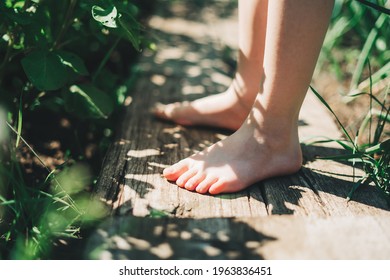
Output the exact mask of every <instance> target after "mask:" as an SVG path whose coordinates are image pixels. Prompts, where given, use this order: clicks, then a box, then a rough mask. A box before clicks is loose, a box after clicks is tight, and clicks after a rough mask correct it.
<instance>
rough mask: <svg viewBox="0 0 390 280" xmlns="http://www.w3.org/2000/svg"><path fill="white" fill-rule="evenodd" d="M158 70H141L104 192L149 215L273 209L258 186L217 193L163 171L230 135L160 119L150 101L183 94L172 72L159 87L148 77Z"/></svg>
mask: <svg viewBox="0 0 390 280" xmlns="http://www.w3.org/2000/svg"><path fill="white" fill-rule="evenodd" d="M153 75H154V74H144V75H143V76H140V81H144V82H140V83H138V84H137V87H136V88H135V91H134V94H133V102H132V103H131V104H130V105H129V107H128V108H127V111H126V115H125V117H124V119H123V125H122V129H121V130H120V131H119V132H118V136H117V141H116V142H115V144H114V145H113V146H112V147H111V149H110V151H109V152H108V158H107V160H106V161H105V167H104V168H103V173H102V176H101V178H100V180H99V182H98V190H99V192H98V193H99V195H100V196H101V197H104V198H106V200H107V201H109V202H110V203H111V205H112V208H113V209H114V210H115V211H116V212H117V213H119V214H131V215H135V216H148V215H149V214H150V212H151V211H152V210H153V209H154V210H159V211H163V212H165V213H166V214H167V215H171V216H181V217H233V216H264V215H267V212H266V209H265V204H264V202H263V201H262V196H261V193H260V190H259V188H258V187H252V188H250V189H249V190H245V191H243V192H241V193H238V194H229V195H220V196H216V197H213V196H209V195H199V194H197V193H192V192H189V191H187V190H184V189H180V188H178V187H177V186H176V185H174V184H172V183H169V182H167V181H166V180H165V179H163V178H162V177H161V172H162V169H163V168H164V167H165V166H168V165H170V164H172V163H174V162H177V161H178V160H179V159H182V158H185V157H187V156H189V155H191V154H193V153H195V152H196V151H198V150H201V149H203V148H204V147H205V146H206V145H210V143H213V142H216V141H217V140H219V138H220V137H224V135H222V134H221V133H215V132H213V131H212V130H209V129H201V128H198V129H192V128H184V127H181V126H178V125H175V124H170V123H165V122H161V121H156V120H155V119H154V117H153V116H152V115H151V114H150V112H149V108H150V106H152V105H153V104H155V103H156V102H157V101H159V100H161V99H164V98H163V97H161V95H162V94H163V93H165V92H170V93H172V94H173V95H175V94H176V95H177V94H178V93H177V92H178V91H179V92H180V89H181V87H180V83H181V82H180V80H178V79H175V78H171V79H167V81H166V83H165V85H164V86H162V87H157V86H156V85H155V84H153V83H149V82H147V81H149V80H150V77H151V76H153ZM107 165H108V166H107ZM112 178H115V180H113V179H112ZM112 182H114V185H113V183H112ZM115 182H116V183H115ZM113 187H114V188H116V191H113V190H112V188H113ZM112 194H115V195H114V196H113V195H112Z"/></svg>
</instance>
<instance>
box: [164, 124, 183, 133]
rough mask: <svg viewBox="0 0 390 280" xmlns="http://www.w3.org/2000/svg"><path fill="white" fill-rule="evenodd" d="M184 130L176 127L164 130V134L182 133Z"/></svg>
mask: <svg viewBox="0 0 390 280" xmlns="http://www.w3.org/2000/svg"><path fill="white" fill-rule="evenodd" d="M181 130H182V129H181V127H180V126H175V127H171V128H164V129H163V133H168V134H174V133H176V132H180V131H181Z"/></svg>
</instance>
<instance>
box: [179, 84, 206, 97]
mask: <svg viewBox="0 0 390 280" xmlns="http://www.w3.org/2000/svg"><path fill="white" fill-rule="evenodd" d="M181 92H182V93H183V95H190V94H204V93H205V92H206V90H205V87H204V86H202V85H197V86H192V85H183V87H182V90H181Z"/></svg>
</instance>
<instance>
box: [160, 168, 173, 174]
mask: <svg viewBox="0 0 390 280" xmlns="http://www.w3.org/2000/svg"><path fill="white" fill-rule="evenodd" d="M173 171H174V169H173V168H172V167H167V168H165V169H164V171H163V173H164V174H172V173H173Z"/></svg>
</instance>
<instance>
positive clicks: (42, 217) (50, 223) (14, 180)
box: [0, 124, 106, 259]
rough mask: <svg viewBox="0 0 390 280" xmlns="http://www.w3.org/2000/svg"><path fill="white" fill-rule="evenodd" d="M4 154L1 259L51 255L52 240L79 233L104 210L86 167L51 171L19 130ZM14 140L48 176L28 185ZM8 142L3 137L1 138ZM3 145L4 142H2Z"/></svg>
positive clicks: (0, 174)
mask: <svg viewBox="0 0 390 280" xmlns="http://www.w3.org/2000/svg"><path fill="white" fill-rule="evenodd" d="M8 127H9V128H10V131H11V132H12V133H13V134H14V136H15V137H14V138H11V141H8V145H6V146H7V149H9V152H8V153H7V154H8V155H9V156H7V158H6V156H5V153H4V150H3V151H2V153H1V154H0V155H2V158H0V181H1V182H2V185H1V188H0V219H1V220H0V230H1V232H0V236H1V238H0V244H1V250H0V257H2V258H7V259H42V258H43V259H46V258H50V255H51V253H52V250H53V248H54V244H55V243H57V242H58V241H59V240H62V239H72V238H79V237H80V230H82V228H83V227H86V226H88V225H89V224H90V223H91V222H93V221H96V220H98V219H100V218H101V217H102V216H104V215H105V214H106V212H105V208H104V206H103V204H101V203H100V202H98V201H95V200H93V199H92V198H91V195H90V193H88V192H87V191H86V187H87V186H88V185H90V184H91V173H90V171H89V168H88V166H86V165H82V164H74V165H69V166H63V167H62V168H61V170H60V169H57V170H50V169H48V168H47V166H45V164H44V162H43V160H42V159H40V158H39V155H38V154H37V153H36V152H35V151H34V150H33V149H32V148H31V147H30V145H29V144H28V143H27V141H26V140H25V139H24V138H23V137H22V136H21V135H20V134H19V133H18V131H17V130H16V129H15V128H13V127H12V126H11V125H10V124H8ZM16 138H17V139H20V141H21V142H22V143H23V144H24V145H26V146H27V147H28V148H29V149H30V151H31V152H32V153H33V154H34V155H35V156H36V157H37V158H38V159H39V161H40V162H41V164H42V165H43V166H44V167H45V168H46V170H47V177H46V180H44V181H43V182H39V183H37V184H35V185H33V186H32V185H27V184H26V182H25V179H24V171H23V170H22V168H21V166H20V163H19V161H18V159H17V158H16V154H17V152H16V147H15V145H11V143H15V142H16ZM3 142H4V141H3ZM2 147H3V149H4V145H3V146H2Z"/></svg>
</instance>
